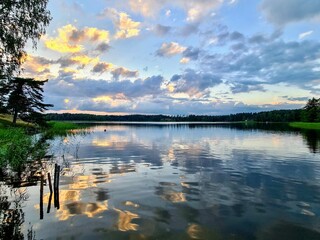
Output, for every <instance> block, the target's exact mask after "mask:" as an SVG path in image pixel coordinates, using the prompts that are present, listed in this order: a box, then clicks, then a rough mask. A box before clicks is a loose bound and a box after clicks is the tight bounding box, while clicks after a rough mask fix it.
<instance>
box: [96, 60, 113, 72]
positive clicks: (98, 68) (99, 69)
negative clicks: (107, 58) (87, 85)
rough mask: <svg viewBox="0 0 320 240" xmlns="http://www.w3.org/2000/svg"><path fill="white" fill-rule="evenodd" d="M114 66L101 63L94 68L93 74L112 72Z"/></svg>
mask: <svg viewBox="0 0 320 240" xmlns="http://www.w3.org/2000/svg"><path fill="white" fill-rule="evenodd" d="M113 67H114V65H113V64H112V63H105V62H99V63H97V64H96V65H94V67H93V68H92V70H91V71H92V72H94V73H104V72H106V71H110V70H111V69H112V68H113Z"/></svg>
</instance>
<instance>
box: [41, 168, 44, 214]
mask: <svg viewBox="0 0 320 240" xmlns="http://www.w3.org/2000/svg"><path fill="white" fill-rule="evenodd" d="M43 182H44V177H43V173H42V172H41V181H40V219H43Z"/></svg>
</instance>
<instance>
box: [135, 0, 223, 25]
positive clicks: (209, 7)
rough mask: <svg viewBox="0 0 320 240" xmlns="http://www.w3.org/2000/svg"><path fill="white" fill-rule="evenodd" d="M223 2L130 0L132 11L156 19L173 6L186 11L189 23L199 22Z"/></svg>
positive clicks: (212, 0) (213, 0)
mask: <svg viewBox="0 0 320 240" xmlns="http://www.w3.org/2000/svg"><path fill="white" fill-rule="evenodd" d="M223 2H224V1H223V0H189V1H185V0H176V1H169V0H139V1H136V0H129V4H130V7H131V9H132V10H133V11H134V12H137V13H140V14H142V15H143V16H145V17H155V16H156V15H157V14H158V13H159V12H160V11H161V10H163V9H167V8H168V7H170V6H171V7H178V8H180V9H182V10H184V11H185V12H186V15H187V16H186V19H187V21H189V22H195V21H199V20H200V19H201V18H203V17H205V16H207V15H208V14H210V13H211V12H212V11H213V10H214V9H216V8H218V7H219V6H220V5H221V4H222V3H223ZM167 13H168V14H167ZM170 13H171V12H170ZM166 15H167V16H168V15H170V14H169V12H168V11H166Z"/></svg>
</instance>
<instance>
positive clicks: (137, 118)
mask: <svg viewBox="0 0 320 240" xmlns="http://www.w3.org/2000/svg"><path fill="white" fill-rule="evenodd" d="M45 118H46V120H55V121H128V122H142V121H148V122H238V121H257V122H295V121H297V122H299V121H303V122H320V98H319V99H315V98H313V99H310V100H309V101H308V103H307V104H306V106H305V107H304V108H303V109H295V110H274V111H265V112H258V113H237V114H230V115H217V116H210V115H188V116H183V115H176V116H169V115H139V114H134V115H121V116H114V115H93V114H71V113H63V114H57V113H50V114H46V116H45Z"/></svg>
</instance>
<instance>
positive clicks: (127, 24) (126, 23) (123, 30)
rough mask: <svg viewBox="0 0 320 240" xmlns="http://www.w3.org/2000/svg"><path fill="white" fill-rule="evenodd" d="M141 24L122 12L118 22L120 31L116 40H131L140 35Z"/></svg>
mask: <svg viewBox="0 0 320 240" xmlns="http://www.w3.org/2000/svg"><path fill="white" fill-rule="evenodd" d="M139 27H140V22H135V21H133V20H132V19H131V18H130V17H129V16H128V14H126V13H123V12H121V13H120V14H119V20H118V21H117V28H118V31H117V33H116V35H115V38H131V37H135V36H138V35H139V32H140V29H139Z"/></svg>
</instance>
